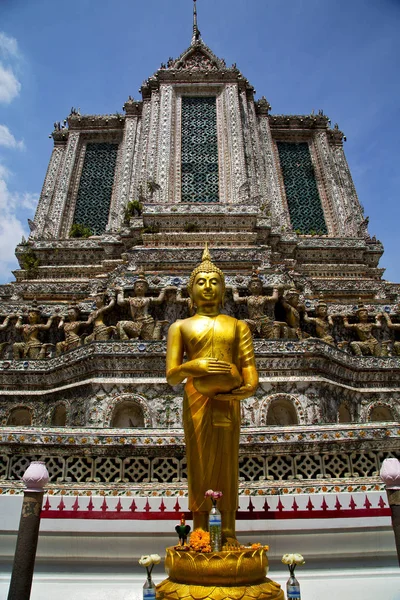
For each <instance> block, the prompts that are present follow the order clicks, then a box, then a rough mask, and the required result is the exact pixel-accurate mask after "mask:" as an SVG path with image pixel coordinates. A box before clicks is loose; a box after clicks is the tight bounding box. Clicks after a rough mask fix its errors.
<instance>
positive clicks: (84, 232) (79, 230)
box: [69, 223, 93, 238]
mask: <svg viewBox="0 0 400 600" xmlns="http://www.w3.org/2000/svg"><path fill="white" fill-rule="evenodd" d="M91 235H93V231H92V230H91V229H90V227H86V225H82V223H74V224H73V225H72V227H71V229H70V231H69V237H71V238H88V237H90V236H91Z"/></svg>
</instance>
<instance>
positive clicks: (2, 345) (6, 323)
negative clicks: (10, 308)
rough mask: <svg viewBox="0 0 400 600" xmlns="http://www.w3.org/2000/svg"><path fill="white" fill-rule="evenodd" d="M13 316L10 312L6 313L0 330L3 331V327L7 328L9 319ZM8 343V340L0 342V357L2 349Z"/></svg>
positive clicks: (4, 348)
mask: <svg viewBox="0 0 400 600" xmlns="http://www.w3.org/2000/svg"><path fill="white" fill-rule="evenodd" d="M14 317H15V315H14V314H10V315H7V316H6V318H5V319H4V321H3V323H2V324H1V325H0V331H4V330H5V329H7V327H8V325H9V323H10V320H11V319H13V318H14ZM8 345H9V342H1V343H0V358H1V357H2V356H3V353H4V351H5V350H6V348H7V346H8Z"/></svg>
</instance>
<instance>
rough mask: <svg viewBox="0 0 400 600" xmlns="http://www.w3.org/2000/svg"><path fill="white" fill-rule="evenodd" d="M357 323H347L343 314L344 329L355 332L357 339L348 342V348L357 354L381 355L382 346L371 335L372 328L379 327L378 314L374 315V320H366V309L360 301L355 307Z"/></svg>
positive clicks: (346, 318)
mask: <svg viewBox="0 0 400 600" xmlns="http://www.w3.org/2000/svg"><path fill="white" fill-rule="evenodd" d="M356 314H357V317H358V319H359V322H358V323H349V319H348V316H347V315H342V316H343V323H344V326H345V328H346V329H351V330H353V331H354V332H355V334H356V336H357V337H358V340H359V341H353V342H350V348H351V350H352V351H353V353H354V354H356V355H357V356H382V347H381V345H380V343H379V342H378V340H377V339H376V337H374V336H373V335H372V330H373V329H374V328H376V329H380V328H381V327H382V323H381V321H380V316H379V315H377V316H376V317H375V322H374V323H370V322H369V321H368V310H367V309H366V308H365V307H364V305H363V304H362V303H361V302H360V303H359V304H358V309H357V312H356Z"/></svg>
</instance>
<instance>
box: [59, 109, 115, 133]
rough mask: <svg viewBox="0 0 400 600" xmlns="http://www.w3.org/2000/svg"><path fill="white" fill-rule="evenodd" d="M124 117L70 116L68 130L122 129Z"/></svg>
mask: <svg viewBox="0 0 400 600" xmlns="http://www.w3.org/2000/svg"><path fill="white" fill-rule="evenodd" d="M124 121H125V116H124V115H122V114H121V115H120V114H118V113H115V114H113V115H70V116H69V117H68V128H69V129H70V130H77V131H79V130H82V129H123V127H124Z"/></svg>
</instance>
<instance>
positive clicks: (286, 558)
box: [282, 554, 294, 565]
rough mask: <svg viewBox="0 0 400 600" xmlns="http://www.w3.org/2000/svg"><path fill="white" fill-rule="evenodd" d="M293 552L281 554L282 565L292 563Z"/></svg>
mask: <svg viewBox="0 0 400 600" xmlns="http://www.w3.org/2000/svg"><path fill="white" fill-rule="evenodd" d="M293 556H294V555H293V554H284V555H283V556H282V562H283V564H284V565H292V564H293V563H294V560H293Z"/></svg>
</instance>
